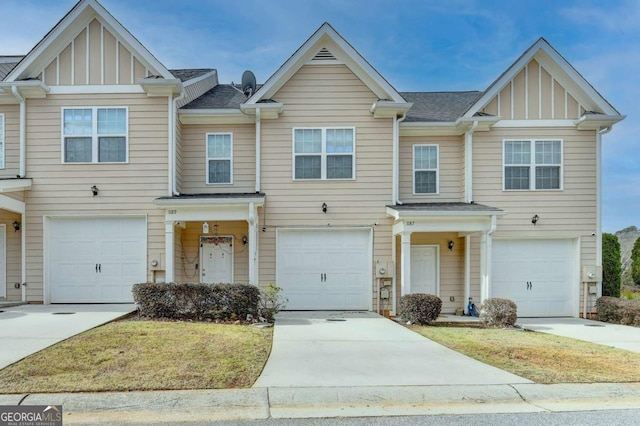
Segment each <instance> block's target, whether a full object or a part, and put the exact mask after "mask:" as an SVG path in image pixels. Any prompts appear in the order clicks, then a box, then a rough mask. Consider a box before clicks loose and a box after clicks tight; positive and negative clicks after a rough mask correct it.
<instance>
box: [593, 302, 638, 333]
mask: <svg viewBox="0 0 640 426" xmlns="http://www.w3.org/2000/svg"><path fill="white" fill-rule="evenodd" d="M596 308H597V310H598V313H597V317H596V318H597V319H598V321H603V322H610V323H613V324H622V325H633V326H635V327H640V300H638V299H636V300H626V299H619V298H617V297H607V296H603V297H600V298H598V300H596Z"/></svg>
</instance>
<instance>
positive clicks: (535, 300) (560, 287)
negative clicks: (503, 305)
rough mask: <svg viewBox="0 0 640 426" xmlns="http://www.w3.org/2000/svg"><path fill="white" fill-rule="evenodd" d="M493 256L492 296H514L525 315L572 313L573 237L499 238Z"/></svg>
mask: <svg viewBox="0 0 640 426" xmlns="http://www.w3.org/2000/svg"><path fill="white" fill-rule="evenodd" d="M492 256H493V261H492V286H491V295H492V297H504V298H507V299H511V300H513V301H514V302H515V303H516V305H518V315H519V316H521V317H526V316H570V315H571V314H572V303H571V300H572V295H571V289H572V285H573V274H574V272H573V263H574V262H573V244H572V242H571V240H496V241H494V244H493V251H492ZM527 283H530V284H527Z"/></svg>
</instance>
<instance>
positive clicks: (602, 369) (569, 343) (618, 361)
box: [411, 327, 640, 383]
mask: <svg viewBox="0 0 640 426" xmlns="http://www.w3.org/2000/svg"><path fill="white" fill-rule="evenodd" d="M411 328H412V329H413V330H414V331H416V332H418V333H420V334H422V335H423V336H425V337H427V338H429V339H431V340H434V341H436V342H438V343H440V344H442V345H444V346H447V347H449V348H451V349H453V350H456V351H458V352H461V353H463V354H465V355H467V356H470V357H472V358H475V359H477V360H479V361H482V362H484V363H487V364H490V365H493V366H495V367H498V368H501V369H503V370H506V371H509V372H511V373H513V374H516V375H518V376H521V377H524V378H527V379H529V380H532V381H534V382H536V383H598V382H609V383H611V382H613V383H616V382H617V383H622V382H640V354H639V353H635V352H629V351H625V350H621V349H614V348H610V347H607V346H602V345H597V344H593V343H588V342H583V341H580V340H575V339H568V338H565V337H559V336H552V335H548V334H543V333H535V332H526V331H521V330H517V329H513V330H507V329H477V328H463V327H411Z"/></svg>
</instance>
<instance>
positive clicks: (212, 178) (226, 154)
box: [207, 133, 233, 184]
mask: <svg viewBox="0 0 640 426" xmlns="http://www.w3.org/2000/svg"><path fill="white" fill-rule="evenodd" d="M207 183H215V184H230V183H233V138H232V137H231V133H209V134H207Z"/></svg>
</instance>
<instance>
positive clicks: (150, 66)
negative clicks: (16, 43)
mask: <svg viewBox="0 0 640 426" xmlns="http://www.w3.org/2000/svg"><path fill="white" fill-rule="evenodd" d="M95 21H97V22H99V24H100V25H102V27H104V29H106V30H107V31H108V32H109V33H110V34H111V35H113V37H115V38H116V39H117V40H118V42H119V44H120V45H121V46H122V47H124V48H125V49H126V50H128V51H129V52H131V56H132V57H133V58H135V61H138V63H139V64H140V65H141V66H142V67H144V68H145V72H144V75H142V77H147V75H151V74H152V75H159V76H161V77H163V78H165V79H173V78H174V77H173V75H172V74H171V73H170V72H169V71H168V70H167V69H166V68H165V67H164V65H162V64H161V63H160V62H159V61H158V60H157V59H156V58H155V57H154V56H153V55H152V54H151V52H149V51H148V50H147V49H146V48H145V47H144V46H143V45H142V44H141V43H140V42H139V41H138V40H137V39H136V38H135V37H134V36H133V35H132V34H131V33H130V32H129V31H128V30H127V29H126V28H124V27H123V26H122V24H120V22H118V21H117V20H116V19H115V18H114V17H113V16H112V15H111V14H110V13H109V12H108V11H107V10H106V9H105V8H104V7H102V5H101V4H100V3H98V2H97V1H96V0H80V1H79V2H78V3H77V4H76V5H75V6H74V7H73V8H72V9H71V10H70V11H69V12H68V13H67V14H66V15H65V16H64V17H63V18H62V19H61V20H60V21H59V22H58V23H57V24H56V25H55V26H54V27H53V28H52V29H51V30H50V31H49V32H48V33H47V34H46V35H45V36H44V37H43V38H42V40H40V42H38V44H37V45H36V46H35V47H34V48H33V49H32V50H31V51H30V52H29V53H28V54H27V55H26V56H25V57H24V58H23V59H22V60H21V61H20V63H18V65H16V66H15V67H14V68H13V69H12V70H11V72H10V73H9V74H8V75H7V77H6V78H5V81H7V82H13V81H20V80H25V79H30V78H36V77H38V76H39V75H41V74H42V71H43V70H45V69H46V68H47V67H49V66H50V65H51V63H52V62H53V61H56V60H57V58H58V56H59V55H60V54H62V53H63V52H65V51H66V50H67V49H68V48H69V45H70V44H71V43H72V42H73V40H74V39H76V37H78V35H79V34H81V33H82V32H83V31H89V26H90V25H91V24H92V22H95ZM135 61H132V63H133V64H134V65H132V67H135V66H136V65H137V64H136V63H135ZM134 72H135V71H134ZM136 75H138V73H136Z"/></svg>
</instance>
